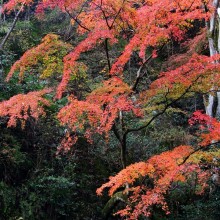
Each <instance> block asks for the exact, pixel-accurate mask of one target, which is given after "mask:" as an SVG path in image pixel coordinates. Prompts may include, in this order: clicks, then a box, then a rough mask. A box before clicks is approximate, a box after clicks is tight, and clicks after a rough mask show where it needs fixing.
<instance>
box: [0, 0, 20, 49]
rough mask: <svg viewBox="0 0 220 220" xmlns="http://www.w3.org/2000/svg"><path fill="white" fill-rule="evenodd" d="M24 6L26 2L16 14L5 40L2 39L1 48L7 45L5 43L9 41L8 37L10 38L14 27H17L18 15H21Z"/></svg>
mask: <svg viewBox="0 0 220 220" xmlns="http://www.w3.org/2000/svg"><path fill="white" fill-rule="evenodd" d="M23 8H24V3H23V4H22V5H21V7H20V9H19V10H18V12H17V13H16V14H15V17H14V20H13V23H12V25H11V27H10V29H9V30H8V32H7V34H6V35H5V37H4V38H3V40H2V42H1V44H0V50H3V48H4V46H5V43H6V42H7V40H8V38H9V36H10V34H11V32H12V31H13V30H14V27H15V25H16V23H17V21H18V17H19V15H20V13H21V12H22V10H23Z"/></svg>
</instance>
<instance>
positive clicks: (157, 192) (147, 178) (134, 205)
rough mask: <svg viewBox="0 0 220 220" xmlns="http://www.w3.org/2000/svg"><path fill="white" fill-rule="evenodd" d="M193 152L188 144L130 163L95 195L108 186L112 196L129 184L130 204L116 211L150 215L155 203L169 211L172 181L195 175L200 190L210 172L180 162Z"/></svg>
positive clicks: (125, 214) (128, 214) (130, 216)
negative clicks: (168, 194) (168, 195)
mask: <svg viewBox="0 0 220 220" xmlns="http://www.w3.org/2000/svg"><path fill="white" fill-rule="evenodd" d="M192 152H193V148H192V147H190V146H179V147H176V148H175V149H174V150H172V151H167V152H164V153H162V154H160V155H156V156H153V157H151V158H150V159H149V160H148V161H146V162H139V163H135V164H132V165H130V166H128V167H127V168H126V169H124V170H122V171H120V172H119V173H118V174H117V175H116V176H114V177H110V180H109V182H107V183H105V184H103V185H102V186H101V187H100V188H99V189H97V194H98V195H101V193H102V192H103V190H104V189H105V188H110V189H109V196H112V195H113V194H114V192H115V191H116V190H118V189H120V188H121V187H123V186H125V185H126V184H128V187H126V188H125V189H124V193H125V194H128V195H129V202H128V204H129V205H127V206H126V208H125V209H124V210H121V211H119V212H118V214H120V215H121V216H127V217H129V219H138V217H139V216H141V215H144V216H149V215H151V208H152V207H153V206H154V205H157V206H160V207H162V209H163V210H164V211H165V212H166V213H167V214H169V208H168V205H167V203H166V199H165V195H166V194H167V193H168V190H169V189H171V188H172V187H173V186H174V185H175V184H177V183H178V182H187V181H190V180H191V181H192V179H193V175H195V174H196V176H197V182H196V187H197V189H196V193H201V192H202V191H203V190H204V188H205V186H206V181H207V180H208V177H209V174H208V173H206V172H204V171H202V170H201V169H200V167H199V165H198V164H195V163H192V162H191V163H183V161H184V159H185V158H186V157H187V156H189V155H190V154H191V153H192ZM138 181H139V184H137V182H138ZM147 182H148V183H147ZM146 183H147V184H146Z"/></svg>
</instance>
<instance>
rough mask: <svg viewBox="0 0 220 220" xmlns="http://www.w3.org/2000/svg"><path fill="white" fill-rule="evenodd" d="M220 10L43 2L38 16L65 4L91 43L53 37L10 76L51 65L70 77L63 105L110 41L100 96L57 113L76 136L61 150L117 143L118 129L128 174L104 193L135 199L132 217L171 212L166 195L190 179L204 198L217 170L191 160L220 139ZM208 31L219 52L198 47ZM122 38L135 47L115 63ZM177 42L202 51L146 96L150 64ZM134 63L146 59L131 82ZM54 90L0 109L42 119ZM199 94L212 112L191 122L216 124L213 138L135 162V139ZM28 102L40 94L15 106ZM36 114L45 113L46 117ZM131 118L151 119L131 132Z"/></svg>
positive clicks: (194, 1) (188, 4)
mask: <svg viewBox="0 0 220 220" xmlns="http://www.w3.org/2000/svg"><path fill="white" fill-rule="evenodd" d="M31 4H33V1H31V0H27V1H25V0H19V1H15V0H10V1H9V2H8V3H6V4H5V6H4V9H5V10H6V11H7V12H10V11H11V10H13V9H14V8H15V7H16V8H20V7H24V6H28V5H31ZM218 7H219V1H216V0H214V1H209V0H188V1H186V0H179V1H175V0H172V1H170V0H164V1H160V0H145V1H142V0H140V1H139V0H137V1H128V0H115V1H113V0H91V1H84V0H76V1H69V0H62V1H60V0H44V1H39V3H38V6H37V9H36V12H37V15H38V16H39V17H41V16H43V14H44V10H45V9H47V8H50V9H55V8H59V9H60V10H61V11H62V12H64V13H67V14H68V15H69V17H70V19H71V21H70V22H71V24H72V25H75V26H76V27H77V34H79V35H82V36H83V37H84V38H83V40H82V41H81V42H79V43H78V44H77V45H76V46H75V47H72V46H71V45H70V44H67V43H64V42H62V41H61V40H59V39H58V37H57V36H56V35H53V34H50V35H47V36H46V37H45V38H44V39H43V41H42V43H41V44H40V45H38V46H37V47H35V48H32V49H30V50H28V51H27V52H26V53H24V55H23V56H22V57H21V58H20V60H18V61H17V62H16V63H15V64H14V65H13V66H12V68H11V70H10V72H9V74H8V76H7V78H6V79H7V80H9V79H10V78H11V77H12V76H13V74H14V73H16V72H19V74H20V77H23V76H25V74H26V72H28V71H29V70H30V68H34V67H35V66H36V65H37V64H38V62H43V67H42V68H43V69H42V73H41V74H40V77H41V78H44V77H45V78H46V77H48V76H51V75H52V74H54V73H56V72H57V73H59V74H60V75H61V69H62V80H61V82H60V84H59V85H58V87H57V89H56V91H57V94H56V98H58V99H60V98H62V96H63V95H64V92H65V91H66V90H67V88H68V84H70V81H71V78H74V77H75V76H76V74H77V72H79V71H78V69H79V66H80V65H81V66H82V67H83V68H84V70H86V69H87V67H86V65H85V64H83V63H82V62H81V61H80V57H81V55H82V54H83V53H84V52H87V51H89V50H92V49H94V48H97V47H98V46H99V45H104V48H105V54H106V63H107V64H106V66H107V68H108V71H107V72H106V75H105V80H104V81H103V82H102V83H101V85H99V86H98V87H97V88H95V89H94V90H93V91H92V92H91V93H89V94H88V93H85V96H84V97H83V98H84V99H83V100H79V99H77V97H75V96H73V95H70V96H69V98H68V104H67V105H66V106H64V107H63V108H61V109H60V111H59V113H58V115H57V118H58V119H59V121H60V123H61V124H62V125H63V126H66V127H68V132H67V134H66V139H64V140H63V142H62V144H61V147H60V148H64V150H69V149H70V147H72V146H73V145H74V144H75V143H76V141H77V137H78V135H80V134H81V133H83V134H84V136H85V137H86V138H87V140H88V141H89V142H92V139H93V135H94V134H99V135H104V136H105V137H106V138H108V136H109V133H110V132H111V131H113V133H114V134H115V136H116V138H117V139H118V141H119V143H120V149H121V163H122V167H123V168H124V169H123V170H122V171H121V172H119V173H118V174H117V175H116V176H115V177H112V178H111V179H110V181H109V182H108V183H106V184H104V185H103V186H102V187H101V188H99V189H98V191H97V193H98V194H101V192H102V191H103V190H104V188H110V191H109V195H110V196H113V195H114V192H116V191H117V190H118V189H120V188H123V187H124V189H123V193H125V194H127V195H128V197H129V201H128V202H127V204H128V205H127V207H126V209H124V210H122V211H119V214H121V215H122V216H128V217H129V218H131V219H137V218H138V217H139V216H140V215H147V216H149V215H150V214H151V210H152V207H153V206H154V205H160V206H161V207H162V209H163V210H164V211H166V213H169V211H168V210H169V209H168V204H167V202H166V198H165V195H166V194H167V193H168V192H169V190H170V188H172V186H173V184H175V183H177V182H183V183H184V182H187V181H190V180H191V179H192V178H193V175H194V174H196V180H197V182H196V187H197V188H198V190H196V193H201V192H202V191H203V190H204V188H205V186H207V184H206V182H207V181H208V179H209V178H210V172H209V171H204V170H202V168H201V164H202V161H201V160H195V159H194V160H193V159H191V156H192V157H195V155H204V153H203V151H202V147H203V149H205V148H206V147H207V146H209V145H210V144H211V145H212V144H213V142H217V141H219V139H220V137H219V131H220V130H219V129H220V127H219V126H220V123H219V122H218V121H217V120H216V119H214V118H212V117H214V116H215V115H217V116H218V114H219V111H220V107H219V102H218V105H217V108H216V109H214V99H215V96H214V93H216V98H217V99H218V101H219V100H220V99H219V95H220V93H219V92H218V88H219V86H220V78H219V70H220V69H219V68H220V66H219V55H218V50H219V49H216V48H215V43H214V40H215V38H216V36H214V34H215V33H216V31H215V29H216V19H217V14H218ZM196 26H198V27H197V28H198V29H199V30H198V31H197V32H199V31H200V34H198V35H197V36H193V37H191V38H193V39H190V37H189V32H190V31H191V30H193V29H194V28H195V27H196ZM207 33H208V43H209V50H210V56H207V55H204V54H201V50H197V49H198V48H197V46H198V43H200V42H201V39H204V38H205V37H204V36H205V35H206V34H207ZM122 40H123V41H124V42H126V43H125V44H126V45H125V46H124V48H123V51H122V52H121V54H120V55H119V56H118V57H113V58H114V61H112V60H113V58H111V57H110V51H111V48H113V47H114V46H117V45H119V44H120V42H121V41H122ZM172 41H175V42H176V43H179V44H180V43H183V42H184V43H186V42H187V43H188V44H189V45H190V46H191V45H193V46H192V47H191V48H190V49H188V51H187V52H186V53H184V54H180V55H177V56H176V57H175V59H173V64H172V63H171V64H170V67H169V68H168V69H167V70H166V71H164V72H162V73H160V74H159V76H158V78H157V79H156V80H154V81H153V82H152V83H151V85H150V86H149V88H148V89H142V91H141V92H140V91H139V90H138V88H139V87H140V81H141V80H142V79H144V77H145V76H146V75H147V74H148V65H149V63H150V62H151V61H152V60H154V59H156V58H157V56H159V53H160V51H161V50H163V48H164V47H165V45H167V44H169V43H170V42H172ZM192 42H193V44H192ZM218 46H219V45H218ZM132 58H135V59H136V60H138V62H137V64H136V70H137V71H136V73H135V76H133V80H132V81H129V80H127V66H126V65H127V63H128V62H129V60H131V59H132ZM171 58H172V57H171ZM62 59H63V61H62ZM43 91H44V90H43ZM46 91H47V90H46ZM46 91H45V92H43V93H42V92H33V93H30V94H27V95H26V96H25V95H18V96H14V97H12V98H11V99H10V100H9V101H5V102H3V103H2V104H1V105H2V106H3V105H7V106H8V108H6V109H5V110H4V111H0V113H1V114H0V115H1V116H9V117H10V120H9V124H8V125H9V126H12V125H13V126H14V125H16V122H15V119H16V118H22V120H25V119H26V118H27V112H28V111H29V108H30V115H31V116H32V117H34V118H36V119H37V118H38V117H39V114H42V113H44V112H43V109H42V108H41V107H40V108H39V107H38V103H39V101H40V102H42V103H43V104H44V105H48V102H47V101H46V100H45V99H43V98H40V97H41V96H42V95H43V94H45V93H46ZM47 92H48V91H47ZM196 93H199V94H202V95H204V100H206V99H207V98H206V96H207V94H208V99H207V100H208V101H206V102H205V103H204V104H205V109H206V114H207V115H205V116H204V115H202V114H200V113H198V112H197V113H195V114H194V117H193V118H192V119H191V121H190V123H191V124H193V123H194V122H195V121H199V122H202V123H203V124H205V126H206V127H207V128H206V130H205V133H203V134H202V135H201V138H202V139H203V141H202V142H201V143H198V144H197V145H198V146H199V147H198V148H196V147H191V146H179V147H176V148H175V149H173V150H172V151H167V152H164V153H161V154H160V155H155V156H153V157H151V158H150V159H149V160H147V161H146V162H139V163H136V164H133V165H130V166H127V160H126V151H127V138H128V135H129V134H130V133H132V132H136V131H140V130H142V129H145V128H147V127H148V126H149V125H151V124H152V122H153V121H154V120H156V119H157V118H158V117H159V116H160V115H162V114H164V113H165V112H166V111H167V110H169V109H171V108H172V107H173V105H174V104H176V103H177V102H178V101H179V100H181V99H183V98H185V97H189V96H194V95H195V94H196ZM32 96H34V97H32ZM22 98H24V99H25V98H27V99H29V98H33V99H35V102H34V103H33V106H32V105H31V104H30V105H25V106H26V107H25V108H24V107H21V106H19V107H16V110H17V111H18V112H15V111H14V109H13V106H12V105H13V103H14V101H16V103H18V104H19V103H20V104H19V105H21V103H22V101H20V100H21V99H22ZM25 100H26V99H25ZM22 106H23V105H22ZM36 108H38V110H39V111H36V110H35V109H36ZM214 112H215V114H214ZM128 117H130V118H132V119H134V120H136V121H137V120H138V119H139V118H141V120H140V121H139V123H137V125H135V124H133V125H132V127H131V125H130V124H129V123H128V122H127V123H126V119H127V118H128ZM127 121H128V119H127ZM207 154H208V153H207ZM208 155H210V154H208ZM216 155H217V156H216ZM215 156H216V157H218V154H214V156H213V157H211V158H212V159H213V158H214V157H215ZM204 157H208V156H207V155H204ZM140 178H149V179H150V180H152V182H153V187H152V186H148V185H147V184H144V183H142V184H139V185H138V186H136V181H137V180H138V179H140ZM143 182H144V181H143ZM125 186H127V187H125Z"/></svg>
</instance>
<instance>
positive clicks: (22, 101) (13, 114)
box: [0, 89, 51, 127]
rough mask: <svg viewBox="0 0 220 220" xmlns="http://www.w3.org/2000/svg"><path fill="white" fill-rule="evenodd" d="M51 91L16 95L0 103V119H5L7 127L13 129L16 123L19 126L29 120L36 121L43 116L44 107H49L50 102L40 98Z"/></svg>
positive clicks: (45, 90)
mask: <svg viewBox="0 0 220 220" xmlns="http://www.w3.org/2000/svg"><path fill="white" fill-rule="evenodd" d="M50 92H51V89H44V90H41V91H36V92H29V93H27V94H18V95H15V96H13V97H12V98H10V99H9V100H8V101H3V102H1V103H0V117H7V118H8V119H9V120H8V127H15V126H16V125H17V123H18V121H20V122H21V126H22V127H24V126H25V122H26V121H27V120H28V119H29V118H30V117H32V118H34V119H36V120H37V119H38V118H39V117H41V116H45V114H46V113H45V111H44V106H49V105H50V102H49V101H48V100H47V99H45V98H43V97H42V96H43V95H45V94H47V93H50Z"/></svg>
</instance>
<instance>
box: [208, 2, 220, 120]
mask: <svg viewBox="0 0 220 220" xmlns="http://www.w3.org/2000/svg"><path fill="white" fill-rule="evenodd" d="M213 6H214V8H215V11H214V12H213V14H212V16H211V18H210V22H209V25H208V24H207V29H208V43H209V52H210V56H211V57H212V56H214V55H215V54H218V50H219V51H220V35H219V33H218V45H217V48H218V50H217V48H216V45H215V36H214V34H215V26H216V20H217V19H216V18H217V15H218V16H219V9H218V6H219V0H213ZM219 31H220V29H219ZM212 89H213V88H212ZM216 96H217V100H218V104H217V109H216V111H215V112H216V115H218V114H219V113H220V102H219V101H220V93H217V94H216ZM214 99H215V97H214V96H213V95H212V94H209V95H208V100H207V102H206V101H205V102H204V104H205V110H206V114H207V115H209V116H211V117H214V115H213V112H214ZM204 100H205V97H204Z"/></svg>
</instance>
